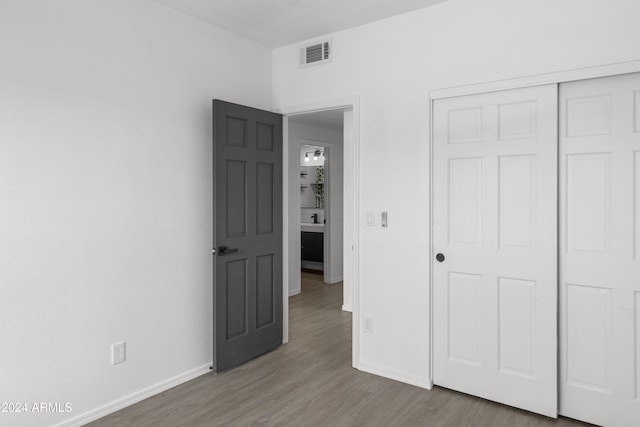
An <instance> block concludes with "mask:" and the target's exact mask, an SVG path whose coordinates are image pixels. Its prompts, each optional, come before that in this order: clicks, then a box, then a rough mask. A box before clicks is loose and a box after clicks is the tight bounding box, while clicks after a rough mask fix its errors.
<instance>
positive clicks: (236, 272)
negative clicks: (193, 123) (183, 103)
mask: <svg viewBox="0 0 640 427" xmlns="http://www.w3.org/2000/svg"><path fill="white" fill-rule="evenodd" d="M213 165H214V166H213V181H214V182H213V189H214V195H213V215H214V227H213V229H214V236H213V241H214V245H215V248H216V254H215V256H214V292H213V294H214V344H213V347H214V352H213V353H214V355H213V360H214V362H213V365H214V370H215V371H217V372H219V371H222V370H225V369H228V368H231V367H234V366H237V365H239V364H241V363H243V362H245V361H247V360H250V359H252V358H254V357H256V356H259V355H261V354H263V353H266V352H268V351H270V350H273V349H274V348H276V347H278V346H279V345H280V344H282V116H281V115H279V114H274V113H271V112H268V111H263V110H258V109H254V108H250V107H245V106H241V105H237V104H231V103H228V102H225V101H220V100H214V101H213ZM223 248H227V249H226V251H225V250H223Z"/></svg>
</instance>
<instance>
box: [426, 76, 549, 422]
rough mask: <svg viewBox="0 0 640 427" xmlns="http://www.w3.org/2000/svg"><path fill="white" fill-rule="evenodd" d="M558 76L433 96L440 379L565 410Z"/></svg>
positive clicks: (490, 395) (517, 402)
mask: <svg viewBox="0 0 640 427" xmlns="http://www.w3.org/2000/svg"><path fill="white" fill-rule="evenodd" d="M557 114H558V111H557V86H556V85H547V86H538V87H532V88H526V89H517V90H510V91H503V92H494V93H488V94H480V95H472V96H464V97H457V98H450V99H443V100H437V101H436V102H435V103H434V162H433V163H434V166H433V168H434V176H433V179H434V182H433V221H434V224H433V225H434V231H433V232H434V235H433V238H434V248H433V249H434V257H435V255H436V253H442V254H443V255H444V257H445V259H444V261H442V262H438V261H436V260H435V259H434V261H433V279H434V295H433V296H434V303H433V307H434V345H435V348H434V382H435V384H437V385H440V386H443V387H447V388H451V389H455V390H459V391H462V392H465V393H469V394H473V395H476V396H480V397H483V398H486V399H490V400H494V401H497V402H501V403H505V404H508V405H512V406H516V407H519V408H523V409H526V410H529V411H533V412H538V413H541V414H545V415H548V416H552V417H555V416H556V415H557V263H558V260H557V159H558V151H557V150H558V143H557V142H558V141H557Z"/></svg>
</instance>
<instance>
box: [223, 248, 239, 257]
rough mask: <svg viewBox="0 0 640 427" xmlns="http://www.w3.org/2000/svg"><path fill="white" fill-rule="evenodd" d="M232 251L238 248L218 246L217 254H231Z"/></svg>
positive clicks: (236, 250)
mask: <svg viewBox="0 0 640 427" xmlns="http://www.w3.org/2000/svg"><path fill="white" fill-rule="evenodd" d="M234 252H238V248H228V247H226V246H218V255H220V256H224V255H228V254H232V253H234Z"/></svg>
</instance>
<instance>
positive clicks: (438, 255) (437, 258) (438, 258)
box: [436, 253, 445, 262]
mask: <svg viewBox="0 0 640 427" xmlns="http://www.w3.org/2000/svg"><path fill="white" fill-rule="evenodd" d="M444 259H445V258H444V254H443V253H439V254H437V255H436V261H438V262H442V261H444Z"/></svg>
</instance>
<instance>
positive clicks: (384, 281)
mask: <svg viewBox="0 0 640 427" xmlns="http://www.w3.org/2000/svg"><path fill="white" fill-rule="evenodd" d="M638 16H640V2H637V1H636V0H606V1H605V0H563V1H557V0H536V1H533V0H450V1H447V2H444V3H441V4H438V5H436V6H433V7H429V8H426V9H422V10H419V11H416V12H412V13H409V14H405V15H401V16H398V17H394V18H390V19H387V20H384V21H379V22H376V23H373V24H369V25H365V26H362V27H358V28H355V29H351V30H346V31H342V32H338V33H334V34H332V35H331V37H332V40H333V60H332V62H331V63H329V64H326V65H321V66H316V67H308V68H304V69H299V68H298V66H297V64H298V57H297V55H298V49H297V48H298V45H292V46H286V47H283V48H280V49H276V50H275V51H274V54H273V59H274V68H273V69H274V77H273V78H274V80H273V81H274V85H273V90H274V99H275V106H276V107H277V108H282V109H285V110H286V109H290V108H291V107H292V106H297V105H306V104H313V103H319V102H326V101H328V100H331V99H342V98H344V97H348V96H354V95H358V96H359V97H360V116H359V120H360V177H359V178H360V212H359V215H360V223H361V228H360V254H359V260H360V261H359V262H360V264H359V271H360V280H359V282H360V293H359V309H360V316H363V317H371V318H373V320H374V322H373V325H374V331H373V334H360V348H359V354H360V356H359V357H360V362H359V366H360V368H361V369H365V370H368V371H371V372H377V373H380V374H383V375H386V376H389V377H393V378H397V379H400V380H403V381H407V382H411V383H414V384H419V385H424V386H427V385H428V384H429V379H430V372H429V366H430V355H429V318H430V313H429V304H430V303H429V282H428V278H429V257H430V253H429V246H430V236H429V223H430V218H429V209H428V206H429V167H428V164H429V161H430V160H429V145H428V141H429V102H428V96H429V91H430V90H433V89H439V88H445V87H451V86H459V85H465V84H472V83H478V82H486V81H493V80H499V79H505V78H512V77H521V76H526V75H532V74H539V73H546V72H553V71H559V70H567V69H573V68H580V67H588V66H594V65H600V64H608V63H614V62H622V61H629V60H636V59H640V44H638V43H637V42H636V41H637V40H640V26H639V25H637V17H638ZM384 210H386V211H389V228H388V229H382V228H380V226H379V223H380V222H379V219H380V212H381V211H384ZM368 211H371V212H375V213H376V227H374V228H371V227H366V225H365V213H366V212H368Z"/></svg>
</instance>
